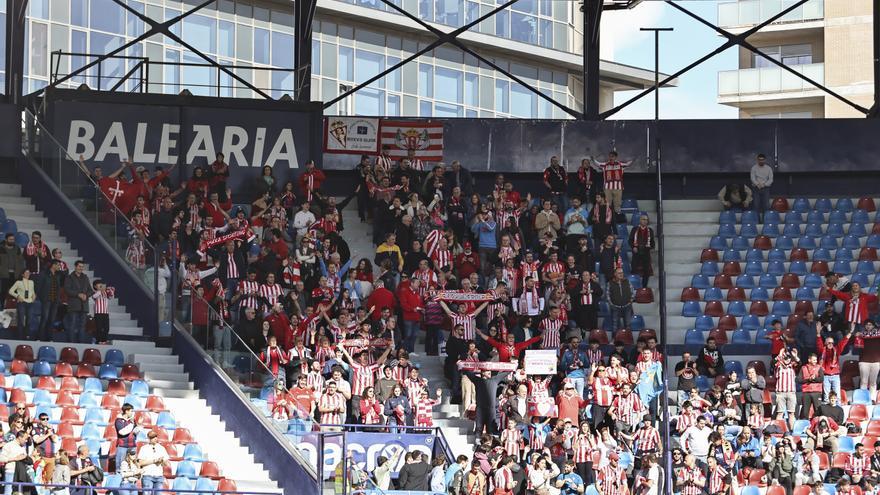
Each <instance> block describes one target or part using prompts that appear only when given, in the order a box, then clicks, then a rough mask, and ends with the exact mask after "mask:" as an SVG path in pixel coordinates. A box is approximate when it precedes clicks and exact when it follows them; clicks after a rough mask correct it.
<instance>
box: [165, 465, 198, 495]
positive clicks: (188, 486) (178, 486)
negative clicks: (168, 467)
mask: <svg viewBox="0 0 880 495" xmlns="http://www.w3.org/2000/svg"><path fill="white" fill-rule="evenodd" d="M180 464H183V463H182V462H181V463H180ZM180 464H178V465H177V469H178V470H180ZM193 469H195V468H193ZM193 474H195V473H193ZM195 477H196V476H193V478H195ZM171 489H172V490H173V491H176V492H178V493H179V492H184V493H185V492H186V491H188V490H192V489H193V482H192V480H190V479H189V478H187V477H185V476H181V475H179V474H178V475H177V477H176V478H174V482H173V483H171Z"/></svg>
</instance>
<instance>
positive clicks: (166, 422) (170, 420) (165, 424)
mask: <svg viewBox="0 0 880 495" xmlns="http://www.w3.org/2000/svg"><path fill="white" fill-rule="evenodd" d="M156 426H161V427H162V428H165V429H166V430H173V429H176V428H177V420H176V419H174V415H172V414H171V413H170V412H168V411H162V412H160V413H159V416H158V417H157V418H156Z"/></svg>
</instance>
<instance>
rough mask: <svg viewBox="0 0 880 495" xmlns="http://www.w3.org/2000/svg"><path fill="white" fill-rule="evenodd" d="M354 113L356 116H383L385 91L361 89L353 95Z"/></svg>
mask: <svg viewBox="0 0 880 495" xmlns="http://www.w3.org/2000/svg"><path fill="white" fill-rule="evenodd" d="M354 113H355V114H357V115H384V114H385V91H383V90H381V89H373V88H363V89H361V90H360V91H358V92H357V93H355V94H354Z"/></svg>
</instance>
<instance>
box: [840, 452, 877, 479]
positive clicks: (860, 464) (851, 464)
mask: <svg viewBox="0 0 880 495" xmlns="http://www.w3.org/2000/svg"><path fill="white" fill-rule="evenodd" d="M857 456H858V454H852V455H851V456H849V458H848V459H847V460H846V465H844V468H843V471H844V472H845V473H846V474H848V475H850V476H862V475H863V474H864V473H865V471H866V470H868V469H870V468H871V458H870V457H857Z"/></svg>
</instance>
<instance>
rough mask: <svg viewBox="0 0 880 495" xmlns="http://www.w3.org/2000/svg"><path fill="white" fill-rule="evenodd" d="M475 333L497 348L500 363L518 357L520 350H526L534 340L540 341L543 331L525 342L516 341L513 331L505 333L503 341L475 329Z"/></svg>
mask: <svg viewBox="0 0 880 495" xmlns="http://www.w3.org/2000/svg"><path fill="white" fill-rule="evenodd" d="M477 335H479V336H480V337H482V339H483V340H485V341H486V342H488V343H489V345H491V346H492V347H494V348H495V349H497V350H498V361H500V362H502V363H509V362H510V361H513V360H514V359H519V356H520V354H522V351H524V350H526V349H528V348H529V346H531V345H532V344H534V343H536V342H540V341H541V339H542V338H544V333H543V332H542V333H539V334H538V335H536V336H534V337H532V338H530V339H529V340H526V341H525V342H517V341H516V335H514V334H513V332H508V333H507V338H506V339H504V342H501V341H500V340H498V339H495V338H493V337H490V336H488V335H486V334H485V333H483V332H481V331H480V330H479V329H477Z"/></svg>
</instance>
